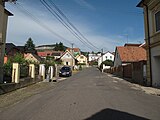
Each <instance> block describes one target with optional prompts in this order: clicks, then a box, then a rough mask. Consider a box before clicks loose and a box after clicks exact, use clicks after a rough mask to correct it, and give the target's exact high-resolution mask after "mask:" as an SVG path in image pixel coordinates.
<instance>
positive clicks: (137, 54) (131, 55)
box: [117, 46, 147, 62]
mask: <svg viewBox="0 0 160 120" xmlns="http://www.w3.org/2000/svg"><path fill="white" fill-rule="evenodd" d="M117 51H118V53H119V55H120V58H121V60H122V62H138V61H143V60H147V55H146V50H145V49H144V48H142V47H135V46H132V47H131V46H128V47H127V46H126V47H123V46H119V47H117Z"/></svg>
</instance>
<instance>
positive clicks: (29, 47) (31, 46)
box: [24, 38, 35, 50]
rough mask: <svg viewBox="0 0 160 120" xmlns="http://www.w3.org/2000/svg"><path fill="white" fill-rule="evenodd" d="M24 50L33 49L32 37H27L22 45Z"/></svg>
mask: <svg viewBox="0 0 160 120" xmlns="http://www.w3.org/2000/svg"><path fill="white" fill-rule="evenodd" d="M24 47H25V49H26V50H35V44H34V43H33V40H32V38H29V39H28V40H27V42H26V44H25V45H24Z"/></svg>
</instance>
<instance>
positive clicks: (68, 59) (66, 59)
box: [59, 50, 77, 66]
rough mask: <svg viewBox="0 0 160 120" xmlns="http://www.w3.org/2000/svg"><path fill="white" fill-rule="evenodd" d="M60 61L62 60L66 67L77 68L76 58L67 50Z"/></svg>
mask: <svg viewBox="0 0 160 120" xmlns="http://www.w3.org/2000/svg"><path fill="white" fill-rule="evenodd" d="M59 59H60V60H62V63H63V64H64V65H68V66H75V64H76V62H77V61H76V59H75V58H74V56H73V55H72V54H71V53H70V52H69V51H68V50H66V51H65V52H64V53H63V54H62V55H61V57H60V58H59Z"/></svg>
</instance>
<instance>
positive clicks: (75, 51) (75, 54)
mask: <svg viewBox="0 0 160 120" xmlns="http://www.w3.org/2000/svg"><path fill="white" fill-rule="evenodd" d="M66 50H68V51H69V52H70V53H72V54H73V55H74V57H76V56H77V55H80V54H81V51H80V49H79V48H73V49H72V48H67V49H66Z"/></svg>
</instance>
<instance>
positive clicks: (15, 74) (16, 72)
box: [12, 63, 20, 83]
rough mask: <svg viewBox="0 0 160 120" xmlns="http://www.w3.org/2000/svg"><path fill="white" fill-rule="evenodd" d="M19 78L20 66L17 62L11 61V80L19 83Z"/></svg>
mask: <svg viewBox="0 0 160 120" xmlns="http://www.w3.org/2000/svg"><path fill="white" fill-rule="evenodd" d="M19 78H20V66H19V64H18V63H13V68H12V82H15V83H19Z"/></svg>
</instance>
